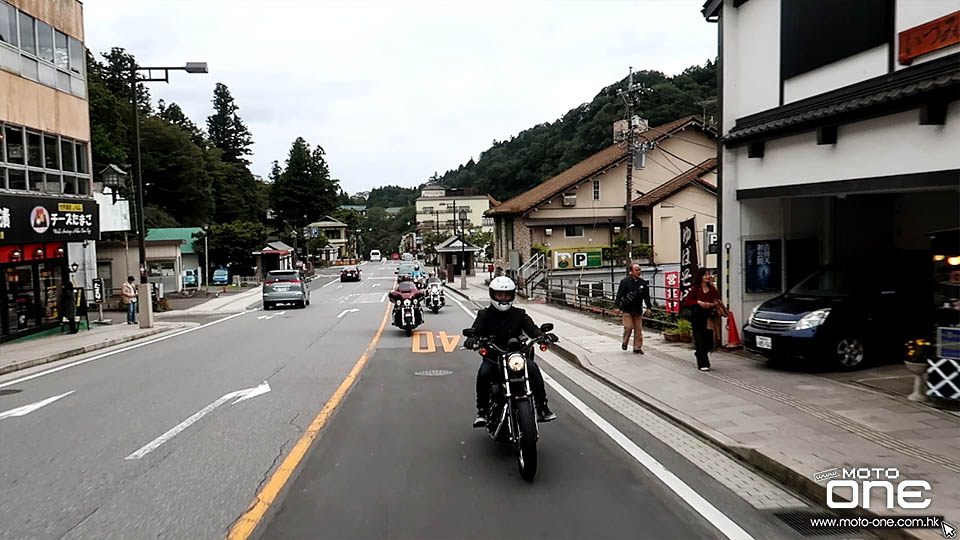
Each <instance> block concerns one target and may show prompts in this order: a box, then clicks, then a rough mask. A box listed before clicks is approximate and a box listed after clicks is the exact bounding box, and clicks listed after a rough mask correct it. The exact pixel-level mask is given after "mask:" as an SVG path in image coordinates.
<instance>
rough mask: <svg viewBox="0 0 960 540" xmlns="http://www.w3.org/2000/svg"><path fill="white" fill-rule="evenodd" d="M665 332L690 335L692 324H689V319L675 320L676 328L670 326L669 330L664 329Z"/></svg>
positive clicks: (691, 333)
mask: <svg viewBox="0 0 960 540" xmlns="http://www.w3.org/2000/svg"><path fill="white" fill-rule="evenodd" d="M664 333H666V334H679V335H681V336H692V335H693V325H692V324H690V321H688V320H686V319H679V320H678V321H677V326H676V328H671V329H670V330H665V331H664Z"/></svg>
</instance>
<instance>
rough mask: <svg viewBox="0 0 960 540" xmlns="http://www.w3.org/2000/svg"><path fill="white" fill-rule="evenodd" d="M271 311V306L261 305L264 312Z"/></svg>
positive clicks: (267, 304) (265, 303) (268, 304)
mask: <svg viewBox="0 0 960 540" xmlns="http://www.w3.org/2000/svg"><path fill="white" fill-rule="evenodd" d="M271 309H273V306H271V305H270V303H269V302H264V303H263V310H264V311H270V310H271Z"/></svg>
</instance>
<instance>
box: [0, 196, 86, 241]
mask: <svg viewBox="0 0 960 540" xmlns="http://www.w3.org/2000/svg"><path fill="white" fill-rule="evenodd" d="M99 218H100V215H99V211H98V210H97V203H96V202H94V201H93V200H69V199H58V198H56V197H20V196H13V195H9V196H3V197H0V240H4V241H7V242H23V243H27V242H77V241H83V240H97V239H99V237H100V219H99Z"/></svg>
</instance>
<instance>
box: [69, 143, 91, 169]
mask: <svg viewBox="0 0 960 540" xmlns="http://www.w3.org/2000/svg"><path fill="white" fill-rule="evenodd" d="M73 148H74V150H76V151H77V161H76V163H77V172H78V173H85V172H88V171H87V145H85V144H83V143H79V142H78V143H76V144H74V145H73Z"/></svg>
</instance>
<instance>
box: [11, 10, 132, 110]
mask: <svg viewBox="0 0 960 540" xmlns="http://www.w3.org/2000/svg"><path fill="white" fill-rule="evenodd" d="M20 48H21V49H22V50H24V51H26V52H28V53H30V54H37V37H36V34H34V30H33V17H31V16H29V15H27V14H26V13H23V12H22V11H21V12H20ZM131 107H132V105H131Z"/></svg>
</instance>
